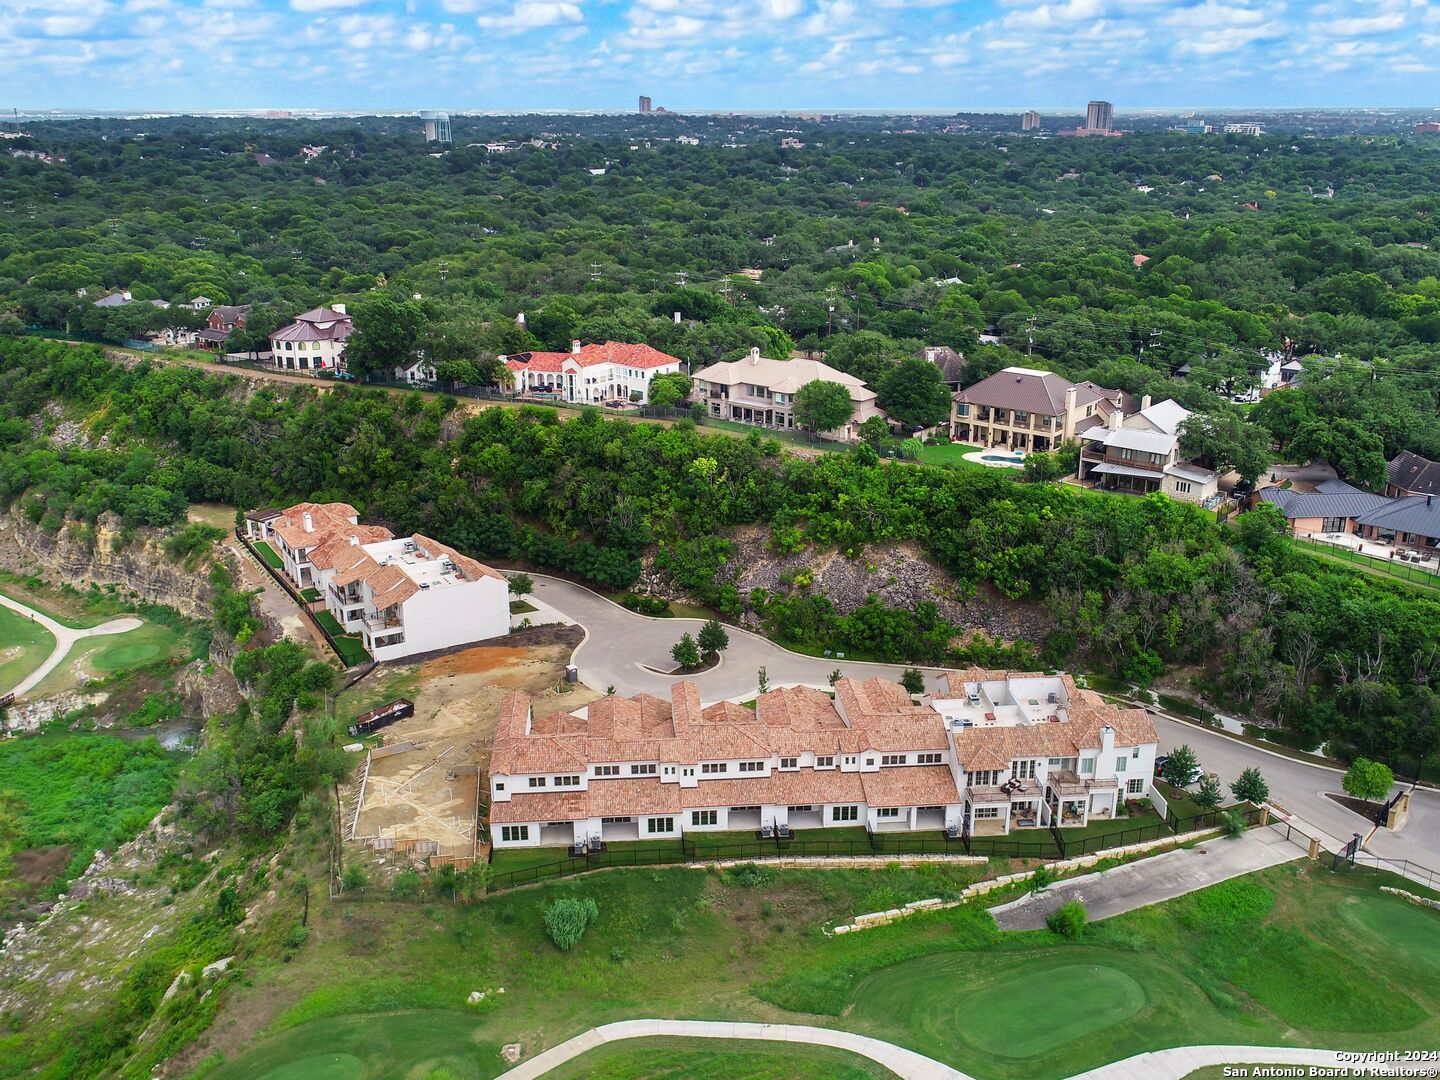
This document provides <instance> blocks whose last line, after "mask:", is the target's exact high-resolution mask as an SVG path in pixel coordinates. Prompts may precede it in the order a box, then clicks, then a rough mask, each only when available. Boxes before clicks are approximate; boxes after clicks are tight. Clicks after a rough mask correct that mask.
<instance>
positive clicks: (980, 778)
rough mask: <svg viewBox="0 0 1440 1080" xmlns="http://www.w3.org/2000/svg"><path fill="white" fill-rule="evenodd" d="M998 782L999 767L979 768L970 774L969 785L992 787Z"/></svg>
mask: <svg viewBox="0 0 1440 1080" xmlns="http://www.w3.org/2000/svg"><path fill="white" fill-rule="evenodd" d="M999 782H1000V770H999V769H981V770H980V771H979V772H972V773H971V774H970V786H971V787H994V786H995V785H996V784H998V783H999Z"/></svg>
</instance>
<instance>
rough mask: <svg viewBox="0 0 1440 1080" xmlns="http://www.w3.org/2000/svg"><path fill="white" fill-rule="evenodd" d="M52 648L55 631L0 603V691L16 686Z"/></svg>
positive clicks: (39, 663) (43, 659) (1, 692)
mask: <svg viewBox="0 0 1440 1080" xmlns="http://www.w3.org/2000/svg"><path fill="white" fill-rule="evenodd" d="M54 649H55V635H54V634H52V633H50V631H49V630H46V629H45V628H44V627H43V626H41V625H40V624H39V623H37V622H35V621H33V620H32V619H29V618H27V617H26V616H24V615H21V614H20V613H19V612H18V611H11V610H10V609H9V608H8V607H0V694H3V693H5V692H7V691H9V690H11V689H13V688H14V687H16V686H18V685H19V684H20V682H21V681H22V680H23V679H24V678H25V677H26V676H28V675H29V674H30V673H31V672H32V671H34V670H35V669H36V668H38V667H39V666H40V665H41V664H43V663H44V662H45V658H46V657H47V656H49V655H50V653H51V652H53V651H54Z"/></svg>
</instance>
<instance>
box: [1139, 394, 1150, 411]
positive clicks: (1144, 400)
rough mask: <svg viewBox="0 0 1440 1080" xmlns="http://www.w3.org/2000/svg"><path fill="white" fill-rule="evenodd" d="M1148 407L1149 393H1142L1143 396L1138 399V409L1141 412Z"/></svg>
mask: <svg viewBox="0 0 1440 1080" xmlns="http://www.w3.org/2000/svg"><path fill="white" fill-rule="evenodd" d="M1149 407H1150V395H1149V394H1146V395H1144V396H1143V397H1142V398H1141V399H1140V410H1141V411H1142V412H1143V411H1144V410H1146V409H1148V408H1149Z"/></svg>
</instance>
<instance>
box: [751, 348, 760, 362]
mask: <svg viewBox="0 0 1440 1080" xmlns="http://www.w3.org/2000/svg"><path fill="white" fill-rule="evenodd" d="M750 363H752V364H759V363H760V350H759V349H756V348H753V347H752V348H751V349H750Z"/></svg>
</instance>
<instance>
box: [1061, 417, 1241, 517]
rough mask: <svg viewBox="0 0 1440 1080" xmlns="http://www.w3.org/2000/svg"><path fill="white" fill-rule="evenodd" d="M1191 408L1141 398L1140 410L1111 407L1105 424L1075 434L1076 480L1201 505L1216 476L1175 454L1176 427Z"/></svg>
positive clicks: (1213, 490)
mask: <svg viewBox="0 0 1440 1080" xmlns="http://www.w3.org/2000/svg"><path fill="white" fill-rule="evenodd" d="M1189 418H1190V410H1189V409H1187V408H1185V407H1184V406H1182V405H1181V404H1180V403H1179V402H1177V401H1175V400H1173V399H1171V398H1166V399H1165V400H1164V401H1160V402H1156V403H1154V404H1151V401H1150V395H1149V394H1146V395H1145V396H1144V397H1142V398H1141V399H1140V411H1139V412H1135V413H1126V412H1123V411H1121V410H1120V409H1116V410H1114V411H1113V412H1111V413H1110V415H1109V417H1108V422H1107V423H1106V425H1105V426H1103V427H1101V426H1099V425H1096V426H1094V427H1090V428H1087V429H1086V430H1084V431H1082V432H1080V465H1079V468H1078V470H1077V473H1076V475H1077V478H1078V479H1079V480H1081V481H1083V482H1084V483H1086V484H1089V485H1093V486H1095V487H1098V488H1101V489H1103V490H1105V491H1118V492H1121V493H1123V494H1127V495H1148V494H1150V493H1151V492H1152V491H1160V492H1164V493H1165V494H1166V495H1169V496H1170V497H1171V498H1172V499H1180V500H1183V501H1185V502H1193V503H1202V504H1203V503H1206V502H1208V501H1209V500H1211V499H1213V498H1214V497H1215V496H1216V494H1217V493H1218V491H1219V477H1217V476H1216V474H1215V473H1214V472H1213V471H1212V470H1210V469H1205V468H1201V467H1200V466H1199V465H1196V464H1194V463H1193V462H1190V461H1187V460H1186V459H1185V458H1184V456H1183V455H1182V454H1181V451H1180V427H1181V425H1182V424H1184V422H1185V421H1186V420H1187V419H1189Z"/></svg>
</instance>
